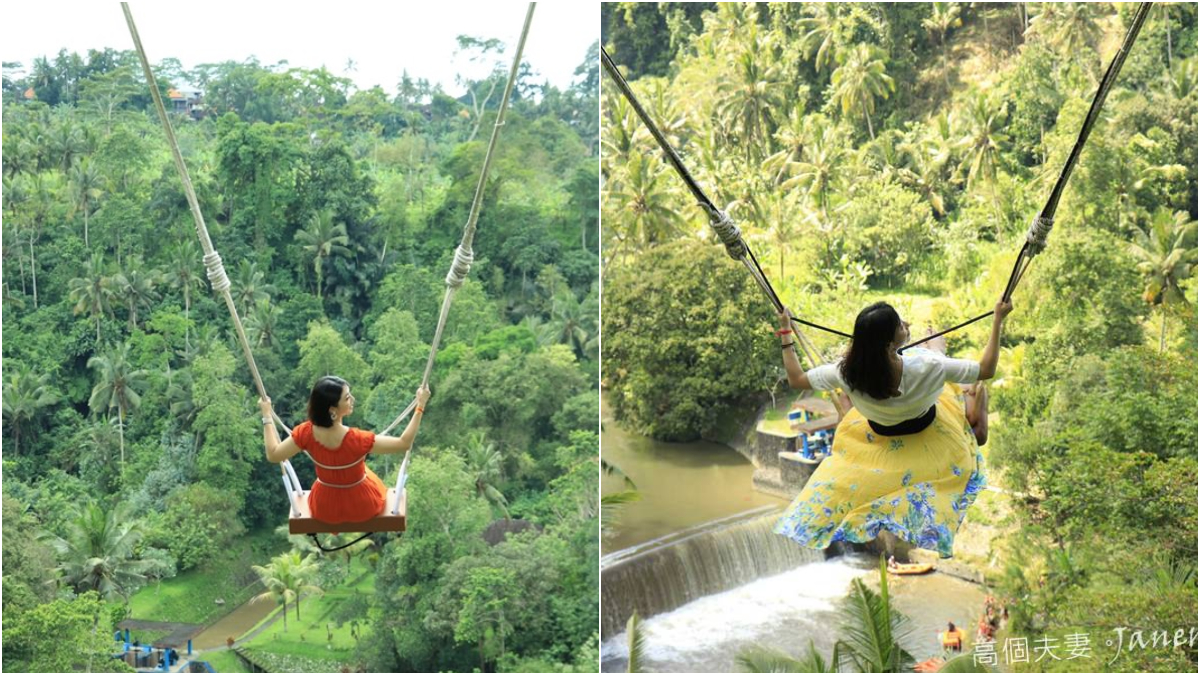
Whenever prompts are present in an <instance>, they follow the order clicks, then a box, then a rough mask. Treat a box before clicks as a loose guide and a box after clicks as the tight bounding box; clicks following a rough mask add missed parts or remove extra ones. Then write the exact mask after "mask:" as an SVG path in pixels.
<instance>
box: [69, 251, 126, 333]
mask: <svg viewBox="0 0 1200 675" xmlns="http://www.w3.org/2000/svg"><path fill="white" fill-rule="evenodd" d="M67 289H68V297H69V298H70V299H71V300H72V301H73V302H74V303H75V308H74V311H75V313H76V314H82V313H84V312H87V313H88V314H90V315H91V316H92V319H94V320H95V322H96V344H97V346H98V345H99V344H100V321H101V319H103V318H104V316H105V315H108V316H112V300H113V298H114V297H115V296H116V291H115V290H114V286H113V280H112V278H111V277H108V276H105V274H104V258H103V256H102V255H101V254H100V253H93V254H92V257H91V258H90V259H89V260H88V262H87V265H86V266H84V269H83V276H82V277H76V278H74V279H71V280H70V281H68V282H67Z"/></svg>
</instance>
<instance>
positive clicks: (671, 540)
mask: <svg viewBox="0 0 1200 675" xmlns="http://www.w3.org/2000/svg"><path fill="white" fill-rule="evenodd" d="M779 514H780V511H779V509H778V508H777V507H773V506H769V507H764V508H761V509H757V510H754V511H749V512H746V513H742V514H738V515H736V516H731V517H729V518H724V519H721V520H717V521H713V522H709V523H705V524H703V525H698V526H696V527H692V528H689V529H687V530H684V531H682V532H677V533H674V534H672V535H669V536H666V537H662V538H659V539H656V540H654V541H650V542H647V543H645V544H639V545H638V546H634V547H631V548H628V549H624V550H622V551H617V552H615V553H611V554H609V555H607V556H604V558H603V559H602V560H601V572H600V574H601V616H602V617H603V618H602V626H601V629H602V633H603V634H604V635H605V636H612V635H615V634H617V633H619V632H621V631H622V630H624V629H625V623H626V622H627V621H628V620H629V617H630V616H631V615H632V614H633V612H634V610H637V612H638V614H639V615H640V616H642V617H643V618H645V617H651V616H654V615H655V614H660V613H662V612H669V611H671V610H673V609H676V608H678V607H681V606H683V605H685V604H687V603H689V602H691V601H693V600H698V599H700V598H702V597H704V596H707V595H712V594H714V593H720V592H722V591H726V590H729V589H731V588H736V587H737V586H741V585H743V584H747V583H750V582H752V581H754V580H756V579H759V578H762V577H766V576H771V575H774V574H779V573H781V572H784V571H787V570H789V569H793V568H795V567H798V566H800V565H803V564H805V563H811V562H818V561H822V560H824V559H825V553H824V552H823V551H816V550H813V549H809V548H805V547H802V546H800V545H799V544H797V543H795V542H793V541H792V540H790V539H788V538H786V537H783V536H780V535H778V534H775V533H774V532H772V531H771V530H772V528H774V526H775V522H776V521H777V520H778V518H779Z"/></svg>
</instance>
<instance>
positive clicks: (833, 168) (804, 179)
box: [782, 124, 847, 218]
mask: <svg viewBox="0 0 1200 675" xmlns="http://www.w3.org/2000/svg"><path fill="white" fill-rule="evenodd" d="M846 158H847V152H846V149H845V145H844V143H843V142H842V139H841V138H840V135H839V134H838V131H837V128H836V127H834V126H833V125H828V124H825V125H822V124H817V125H814V128H813V130H812V135H811V137H810V140H809V142H808V145H807V147H805V149H804V154H803V157H802V159H801V160H800V161H799V162H795V163H794V164H792V165H790V166H789V169H790V170H791V173H792V177H791V178H789V179H788V180H786V181H784V183H783V186H782V187H783V188H784V189H785V190H788V189H791V188H794V187H800V188H802V189H803V190H804V192H805V194H807V195H809V196H810V197H815V198H816V203H817V206H818V207H819V208H820V209H821V217H822V218H828V216H829V192H830V190H831V189H833V188H834V187H836V186H837V184H838V182H839V181H840V180H841V177H842V175H843V171H842V167H843V165H844V164H845V160H846Z"/></svg>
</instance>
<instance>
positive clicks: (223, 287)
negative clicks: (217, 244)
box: [204, 251, 230, 293]
mask: <svg viewBox="0 0 1200 675" xmlns="http://www.w3.org/2000/svg"><path fill="white" fill-rule="evenodd" d="M204 269H205V270H206V274H207V275H208V280H209V282H211V283H212V287H213V290H214V291H216V292H217V293H223V292H225V291H227V290H229V286H230V284H229V277H228V276H227V275H226V274H225V265H223V264H222V263H221V254H220V253H217V252H216V251H213V252H212V253H207V254H205V256H204Z"/></svg>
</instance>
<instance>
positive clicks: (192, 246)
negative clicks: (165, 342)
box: [167, 239, 204, 349]
mask: <svg viewBox="0 0 1200 675" xmlns="http://www.w3.org/2000/svg"><path fill="white" fill-rule="evenodd" d="M197 259H198V256H197V254H196V243H195V242H194V241H192V240H191V239H184V240H183V241H181V242H180V243H179V244H178V245H177V246H175V248H174V250H173V251H172V252H171V262H170V264H169V267H168V268H167V280H168V281H169V283H170V284H171V285H172V286H175V287H177V288H178V289H179V290H180V292H181V293H182V294H183V318H184V320H185V321H186V324H185V326H184V329H183V330H184V332H183V344H184V346H185V348H187V349H190V348H191V334H192V321H191V314H192V289H194V288H203V287H204V279H203V278H202V277H201V276H200V275H199V274H198V273H197V272H196V260H197Z"/></svg>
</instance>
